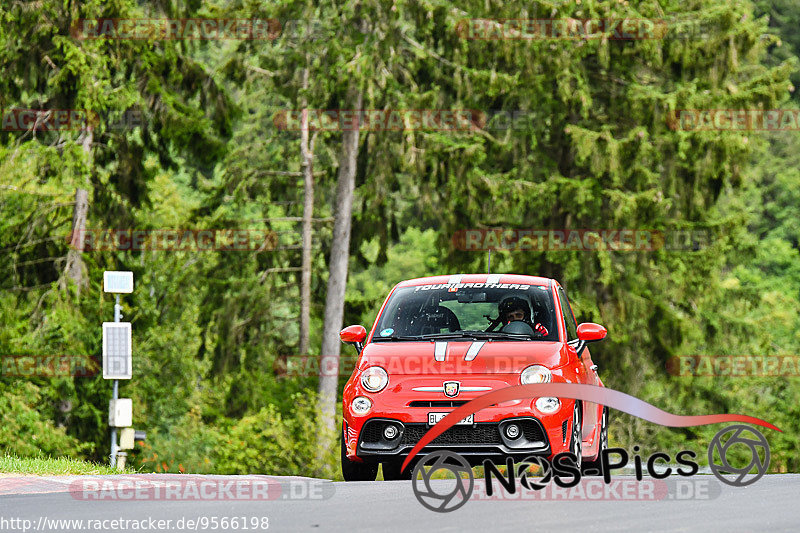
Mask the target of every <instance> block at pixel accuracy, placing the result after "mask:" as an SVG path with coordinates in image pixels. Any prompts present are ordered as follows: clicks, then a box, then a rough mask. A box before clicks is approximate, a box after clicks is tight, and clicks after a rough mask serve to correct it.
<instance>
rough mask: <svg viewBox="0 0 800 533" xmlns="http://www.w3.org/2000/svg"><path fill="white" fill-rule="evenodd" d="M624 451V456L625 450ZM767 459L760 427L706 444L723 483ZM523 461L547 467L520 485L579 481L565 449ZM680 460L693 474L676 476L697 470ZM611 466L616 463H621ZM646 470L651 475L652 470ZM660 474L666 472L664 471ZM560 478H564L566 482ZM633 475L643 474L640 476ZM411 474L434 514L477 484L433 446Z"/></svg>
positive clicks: (747, 478)
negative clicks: (537, 479) (552, 455)
mask: <svg viewBox="0 0 800 533" xmlns="http://www.w3.org/2000/svg"><path fill="white" fill-rule="evenodd" d="M620 451H621V449H620V448H611V449H608V450H604V452H612V453H620ZM622 451H624V450H622ZM685 454H689V455H690V456H691V457H694V456H695V454H694V453H693V452H688V451H687V452H685ZM625 455H626V456H627V453H625ZM662 455H663V454H662ZM769 461H770V451H769V443H767V439H766V438H765V437H764V435H762V434H761V432H759V431H758V430H756V429H754V428H752V427H750V426H746V425H743V424H737V425H731V426H728V427H726V428H724V429H722V430H721V431H719V432H718V433H717V434H716V435H714V438H713V439H712V440H711V443H710V444H709V446H708V464H709V467H710V469H711V472H712V473H713V474H714V475H715V476H716V477H717V479H719V480H720V481H721V482H723V483H725V484H727V485H731V486H734V487H744V486H747V485H751V484H753V483H755V482H756V481H758V480H759V479H761V477H762V476H763V475H764V474H765V473H766V472H767V469H768V468H769ZM523 463H528V464H538V465H539V466H541V467H543V469H542V470H543V471H545V473H544V475H543V479H542V482H539V483H537V482H531V481H532V480H528V479H527V477H526V476H527V474H526V473H525V472H524V470H527V469H521V470H520V484H521V485H522V486H524V487H525V488H528V489H532V490H541V489H542V488H544V486H545V485H546V484H547V483H548V482H549V481H551V480H552V481H555V482H556V484H558V485H559V486H562V487H565V486H567V487H569V486H574V485H577V484H578V483H579V482H580V480H581V473H580V467H578V466H577V465H576V464H575V456H574V455H572V454H571V453H568V452H566V453H562V454H558V455H557V456H556V457H555V458H554V460H553V462H552V463H549V461H547V459H545V458H543V457H540V456H535V457H530V458H528V459H526V460H525V461H523ZM545 463H547V464H545ZM681 463H682V464H683V465H685V466H690V467H691V473H689V474H684V473H681V474H680V475H694V474H695V473H696V472H697V470H698V469H699V465H697V463H696V462H694V461H692V460H690V459H686V457H685V455H684V457H683V458H682V460H681ZM603 464H609V460H608V455H606V456H605V460H604V461H603ZM483 466H484V472H485V474H484V479H485V482H486V492H487V493H488V494H491V493H492V492H493V489H492V487H491V476H490V475H489V472H494V473H499V472H498V470H497V468H496V467H495V466H494V464H492V463H491V462H490V461H488V460H487V461H484V463H483ZM610 466H611V467H612V468H613V467H618V468H619V467H622V466H624V465H620V464H614V465H610ZM648 466H649V465H648ZM609 470H610V469H609ZM603 474H604V475H603V479H604V480H605V483H606V484H608V483H610V479H611V478H610V475H609V474H610V472H603ZM650 474H651V475H653V473H652V472H650ZM508 475H509V478H512V477H513V476H514V473H513V469H512V470H511V471H510V472H509V473H508ZM667 475H669V474H667ZM559 476H563V477H559ZM653 477H656V476H653ZM658 477H666V476H664V475H663V474H662V475H660V476H658ZM564 478H566V479H568V481H564ZM637 478H639V479H641V478H640V476H638V475H637ZM411 479H412V488H413V490H414V496H415V497H416V498H417V500H418V501H419V502H420V503H421V504H422V505H423V506H424V507H426V508H427V509H430V510H431V511H435V512H438V513H448V512H451V511H455V510H456V509H458V508H460V507H462V506H463V505H465V504H466V503H467V501H468V500H469V499H470V497H471V496H472V493H473V490H474V487H475V476H474V474H473V472H472V468H471V466H470V464H469V463H468V462H467V461H466V460H465V459H464V458H463V457H462V456H460V455H458V454H457V453H454V452H451V451H447V450H440V451H436V452H433V453H431V454H428V455H425V456H424V457H422V458H421V459H420V460H419V461H418V462H417V464H416V465H415V466H414V470H413V473H412V477H411ZM501 484H502V483H501ZM504 485H505V484H504Z"/></svg>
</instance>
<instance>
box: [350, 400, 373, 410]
mask: <svg viewBox="0 0 800 533" xmlns="http://www.w3.org/2000/svg"><path fill="white" fill-rule="evenodd" d="M350 409H351V410H352V411H353V414H356V415H365V414H367V413H369V410H370V409H372V402H371V401H370V399H369V398H365V397H364V396H358V397H356V399H355V400H353V403H351V404H350Z"/></svg>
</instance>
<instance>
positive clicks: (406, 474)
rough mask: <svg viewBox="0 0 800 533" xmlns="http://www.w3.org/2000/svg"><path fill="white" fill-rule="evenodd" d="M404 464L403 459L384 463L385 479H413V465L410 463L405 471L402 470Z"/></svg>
mask: <svg viewBox="0 0 800 533" xmlns="http://www.w3.org/2000/svg"><path fill="white" fill-rule="evenodd" d="M401 466H403V461H390V462H386V463H383V479H384V481H398V480H401V479H411V471H412V470H413V465H408V468H406V469H405V471H403V472H401V471H400V467H401Z"/></svg>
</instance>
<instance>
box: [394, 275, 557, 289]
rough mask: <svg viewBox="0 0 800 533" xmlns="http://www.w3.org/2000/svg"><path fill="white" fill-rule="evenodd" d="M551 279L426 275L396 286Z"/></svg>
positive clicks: (528, 282) (542, 280)
mask: <svg viewBox="0 0 800 533" xmlns="http://www.w3.org/2000/svg"><path fill="white" fill-rule="evenodd" d="M552 281H553V280H552V279H550V278H542V277H539V276H525V275H523V274H451V275H447V276H428V277H425V278H415V279H409V280H406V281H401V282H400V283H398V284H397V286H398V287H414V286H417V285H438V284H454V283H518V284H520V285H543V286H545V287H549V286H550V283H551V282H552Z"/></svg>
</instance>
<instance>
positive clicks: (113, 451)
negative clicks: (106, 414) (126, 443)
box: [111, 379, 119, 468]
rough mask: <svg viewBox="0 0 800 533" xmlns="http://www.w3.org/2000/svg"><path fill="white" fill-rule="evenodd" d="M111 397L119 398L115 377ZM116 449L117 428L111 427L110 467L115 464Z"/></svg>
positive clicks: (117, 382) (117, 383)
mask: <svg viewBox="0 0 800 533" xmlns="http://www.w3.org/2000/svg"><path fill="white" fill-rule="evenodd" d="M111 398H112V399H113V400H116V399H117V398H119V381H118V380H116V379H115V380H114V389H113V392H112V394H111ZM118 449H119V448H118V446H117V428H111V468H114V467H116V466H117V451H118Z"/></svg>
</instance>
